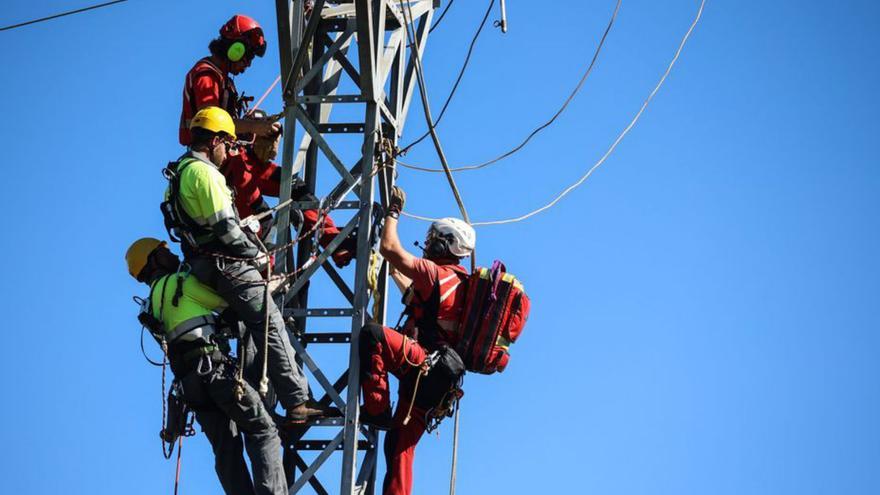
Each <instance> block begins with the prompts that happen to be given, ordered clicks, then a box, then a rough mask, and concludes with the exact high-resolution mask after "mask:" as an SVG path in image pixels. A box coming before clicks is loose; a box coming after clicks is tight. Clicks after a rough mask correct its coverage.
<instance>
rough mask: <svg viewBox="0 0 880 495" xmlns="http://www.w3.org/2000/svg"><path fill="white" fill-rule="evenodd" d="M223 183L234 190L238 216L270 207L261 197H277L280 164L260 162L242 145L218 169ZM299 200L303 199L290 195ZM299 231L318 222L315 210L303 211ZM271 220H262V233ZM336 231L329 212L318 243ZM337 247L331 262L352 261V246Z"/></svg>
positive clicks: (264, 232) (251, 151)
mask: <svg viewBox="0 0 880 495" xmlns="http://www.w3.org/2000/svg"><path fill="white" fill-rule="evenodd" d="M221 171H222V172H223V175H224V176H226V183H227V184H228V185H229V187H231V188H232V189H233V190H234V191H235V208H236V209H237V210H238V214H239V216H240V217H241V218H247V217H249V216H251V215H253V214H255V213H260V212H263V211H266V210H268V209H269V205H268V204H266V200H265V199H263V196H270V197H275V198H277V197H278V194H279V192H280V189H281V167H279V166H278V165H276V164H275V163H272V162H268V163H263V162H261V161H260V160H259V159H258V158H257V157H256V156H255V155H254V152H253V150H252V149H251V148H250V147H245V148H243V149H242V150H241V152H240V153H238V154H237V155H229V156H228V157H227V158H226V161H225V162H223V167H222V169H221ZM293 199H294V200H302V199H305V198H293ZM302 213H303V226H302V229H301V230H302V232H308V231H309V230H311V229H312V228H313V227H314V226H315V224H316V223H317V222H318V210H303V212H302ZM270 228H271V221H268V222H262V230H261V232H260V235H261V236H265V235H266V234H268V231H269V229H270ZM338 234H339V228H337V227H336V224H335V223H334V222H333V219H332V218H330V216H329V215H328V216H327V217H326V218H325V219H324V225H323V232H322V235H321V238H320V239H319V243H320V244H321V247H324V248H326V247H327V245H328V244H330V242H331V241H332V240H333V239H335V238H336V236H337V235H338ZM346 247H347V246H340V248H341V249H337V250H336V251H335V252H334V253H333V261H335V262H336V264H337V265H344V264H346V263H348V262H349V261H350V260H351V256H352V255H353V251H354V250H353V249H344V248H346Z"/></svg>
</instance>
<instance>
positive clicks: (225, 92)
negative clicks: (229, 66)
mask: <svg viewBox="0 0 880 495" xmlns="http://www.w3.org/2000/svg"><path fill="white" fill-rule="evenodd" d="M207 106H215V107H220V108H222V109H224V110H226V111H227V112H229V115H231V116H232V118H237V117H239V102H238V90H237V89H236V88H235V82H234V81H233V80H232V78H231V77H230V76H229V74H228V73H226V71H224V70H222V69H220V68H219V67H217V66H216V65H214V63H213V62H211V59H210V58H209V57H205V58H203V59H201V60H199V61H198V62H196V65H194V66H193V68H192V69H190V71H189V72H187V73H186V79H185V80H184V83H183V109H182V110H181V112H180V132H179V133H178V139H179V140H180V144H182V145H183V146H189V144H190V142H191V140H192V139H191V137H190V134H189V121H190V120H192V118H193V116H194V115H195V114H196V112H198V111H199V110H200V109H202V108H204V107H207Z"/></svg>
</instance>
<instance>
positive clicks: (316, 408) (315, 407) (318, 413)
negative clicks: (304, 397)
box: [285, 399, 342, 424]
mask: <svg viewBox="0 0 880 495" xmlns="http://www.w3.org/2000/svg"><path fill="white" fill-rule="evenodd" d="M339 416H342V413H341V412H340V411H339V409H338V408H335V407H330V406H324V405H321V404H319V403H318V402H317V401H315V400H312V399H309V400H308V401H306V402H303V403H302V404H300V405H298V406H294V407H292V408H290V409H288V410H287V415H286V416H285V419H286V420H287V421H288V422H289V423H294V424H299V423H305V422H306V421H308V420H310V419H320V418H335V417H339Z"/></svg>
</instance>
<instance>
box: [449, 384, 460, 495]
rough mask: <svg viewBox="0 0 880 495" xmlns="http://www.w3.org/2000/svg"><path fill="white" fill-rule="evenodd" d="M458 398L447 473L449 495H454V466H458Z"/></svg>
mask: <svg viewBox="0 0 880 495" xmlns="http://www.w3.org/2000/svg"><path fill="white" fill-rule="evenodd" d="M459 400H460V399H455V426H454V427H453V430H452V473H451V474H450V475H449V495H455V479H456V474H455V473H456V468H458V420H459V417H460V411H461V409H459V408H460V407H461V404H460V403H459Z"/></svg>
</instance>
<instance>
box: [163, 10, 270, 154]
mask: <svg viewBox="0 0 880 495" xmlns="http://www.w3.org/2000/svg"><path fill="white" fill-rule="evenodd" d="M208 49H209V50H210V51H211V55H209V56H207V57H204V58H202V59H201V60H199V61H198V62H196V64H195V65H194V66H193V67H192V69H190V71H189V72H188V73H187V74H186V80H185V81H184V86H183V109H182V111H181V113H180V132H179V135H178V137H179V140H180V144H182V145H184V146H189V144H190V142H191V139H192V138H191V136H190V133H189V122H190V120H192V118H193V116H194V115H195V114H196V112H198V111H199V110H201V109H202V108H205V107H220V108H222V109H224V110H226V111H227V112H228V113H229V115H231V116H232V118H233V119H234V120H235V131H236V134H238V135H242V134H245V135H248V134H253V135H257V136H260V135H266V134H273V133H277V132H278V130H279V129H280V128H281V127H280V124H278V123H277V122H271V121H268V120H259V119H247V118H245V116H244V111H245V105H244V102H243V101H242V98H241V97H240V96H239V94H238V90H237V89H236V87H235V82H234V81H233V80H232V76H234V75H238V74H241V73H242V72H244V71H245V70H247V68H248V67H250V65H251V62H253V60H254V58H255V57H262V56H263V55H265V54H266V38H265V37H264V36H263V29H262V28H261V27H260V25H259V24H258V23H257V21H255V20H254V19H253V18H251V17H248V16H246V15H240V14H239V15H234V16H232V18H231V19H229V21H227V22H226V24H224V25H223V26H222V27H221V28H220V36H219V37H218V38H216V39H214V40H212V41H211V43H210V44H209V45H208Z"/></svg>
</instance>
